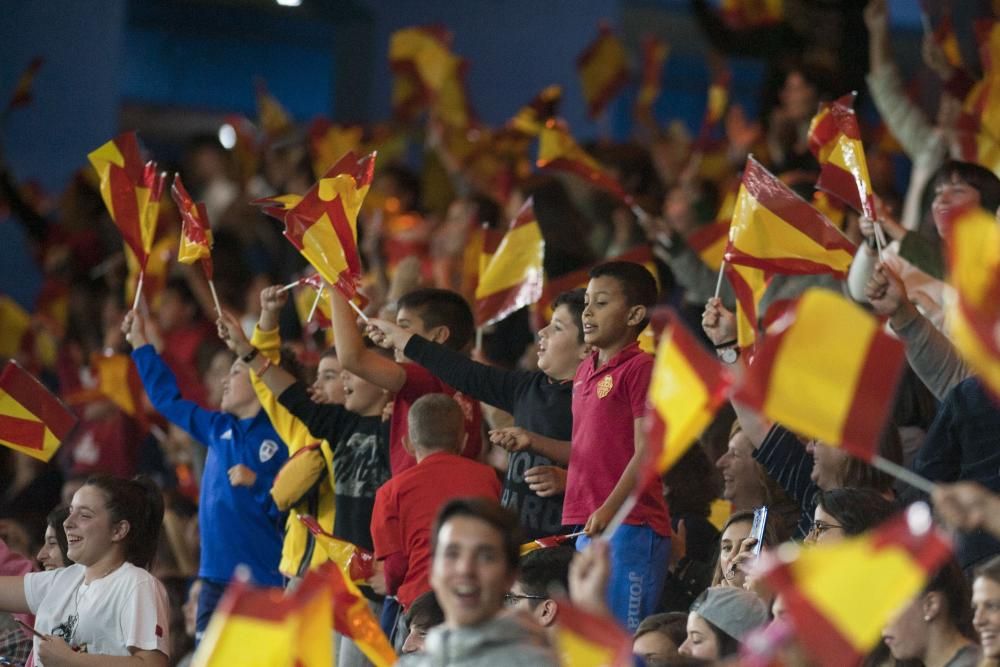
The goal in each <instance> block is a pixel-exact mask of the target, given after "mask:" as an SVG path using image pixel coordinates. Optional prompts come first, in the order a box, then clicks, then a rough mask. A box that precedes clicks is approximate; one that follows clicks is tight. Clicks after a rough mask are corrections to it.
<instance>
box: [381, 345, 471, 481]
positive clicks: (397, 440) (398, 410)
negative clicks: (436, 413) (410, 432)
mask: <svg viewBox="0 0 1000 667" xmlns="http://www.w3.org/2000/svg"><path fill="white" fill-rule="evenodd" d="M401 366H402V367H403V370H404V371H406V382H404V383H403V386H402V388H400V390H399V391H398V392H396V395H395V396H394V397H393V399H392V401H393V403H392V418H391V421H390V422H389V467H390V469H391V470H392V475H393V477H395V476H396V475H398V474H399V473H401V472H403V471H404V470H406V469H408V468H412V467H413V466H415V465H416V464H417V460H416V459H415V458H413V456H412V455H411V454H410V453H409V452H407V451H406V448H405V447H404V446H403V436H404V435H406V430H407V421H406V418H407V417H408V416H409V414H410V406H411V405H413V403H414V402H415V401H416V400H417V399H418V398H420V397H421V396H423V395H424V394H448V395H449V396H451V397H452V398H454V399H455V401H457V402H458V404H459V405H460V406H461V407H462V412H463V413H465V432H466V434H467V435H468V438H467V439H466V441H465V449H463V450H462V456H464V457H465V458H467V459H472V460H474V461H475V460H478V459H479V451H480V450H481V449H482V447H483V434H482V419H483V414H482V411H481V410H480V408H479V401H476V400H473V399H471V398H469V397H468V396H466V395H465V394H463V393H462V392H460V391H455V390H454V389H452V388H451V387H449V386H448V385H446V384H445V383H444V382H441V380H439V379H437V377H435V376H434V375H432V374H431V372H430V371H429V370H427V369H426V368H424V367H423V366H420V365H418V364H414V363H410V362H407V363H404V364H401Z"/></svg>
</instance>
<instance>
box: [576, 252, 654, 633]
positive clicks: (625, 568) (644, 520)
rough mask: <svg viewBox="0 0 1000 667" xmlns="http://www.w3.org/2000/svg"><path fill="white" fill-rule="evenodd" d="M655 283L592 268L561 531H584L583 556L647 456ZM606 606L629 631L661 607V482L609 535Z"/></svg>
mask: <svg viewBox="0 0 1000 667" xmlns="http://www.w3.org/2000/svg"><path fill="white" fill-rule="evenodd" d="M656 295H657V289H656V281H655V280H654V279H653V276H652V275H651V274H650V273H649V271H647V270H646V269H645V268H644V267H642V266H640V265H639V264H634V263H632V262H607V263H605V264H601V265H599V266H596V267H594V269H593V270H591V272H590V283H589V284H588V285H587V293H586V297H585V302H586V306H585V307H584V311H583V340H584V341H585V342H587V343H589V344H590V345H591V346H592V347H593V348H594V352H593V353H592V354H591V356H590V357H588V358H587V359H584V360H583V362H582V363H581V364H580V366H579V368H578V369H577V371H576V376H575V377H574V378H573V440H572V449H571V454H570V466H569V475H568V477H567V480H566V498H565V501H564V502H563V524H565V525H568V526H569V525H583V526H584V530H585V531H586V532H587V535H586V536H583V537H581V538H580V539H578V540H577V543H576V544H577V549H580V550H583V549H584V548H585V547H586V546H587V545H588V544H589V543H590V541H591V538H592V537H593V536H596V535H600V533H601V532H602V531H603V530H604V528H605V527H606V526H607V525H608V523H609V522H610V521H611V519H612V517H614V515H615V513H616V512H617V511H618V509H619V508H620V507H621V506H622V504H623V503H624V502H625V499H626V498H627V497H628V496H629V494H631V493H632V491H633V489H634V488H635V484H636V479H637V477H638V475H639V470H640V466H641V464H642V457H643V447H644V442H643V428H642V419H643V415H644V414H645V406H646V393H647V390H648V388H649V380H650V377H651V375H652V370H653V357H652V355H649V354H647V353H645V352H643V351H642V350H640V349H639V344H638V342H637V340H636V339H637V338H638V336H639V332H641V331H642V330H643V329H644V328H645V327H646V325H647V324H648V323H649V318H648V317H647V309H648V308H650V307H652V306H653V304H654V303H655V302H656ZM609 539H610V544H611V558H612V564H613V567H612V570H611V580H610V581H609V582H608V605H609V607H610V608H611V611H612V612H613V613H614V615H615V617H616V618H617V619H618V620H619V621H621V622H622V623H623V624H625V625H626V626H627V627H628V628H629V630H635V629H636V627H638V625H639V622H640V621H642V619H643V618H645V617H646V616H648V615H649V614H651V613H652V612H653V611H654V610H655V608H656V605H657V603H658V602H659V597H660V592H661V591H662V590H663V582H664V578H665V576H666V571H667V562H668V560H669V557H670V516H669V514H668V512H667V504H666V502H665V501H664V500H663V487H662V484H661V483H660V480H659V478H656V479H654V480H652V481H651V482H650V483H649V484H647V485H646V487H645V488H643V489H642V490H641V492H640V493H639V497H638V501H637V502H636V504H635V507H634V508H633V509H632V511H631V512H630V513H629V515H628V517H627V518H626V519H625V522H624V524H623V525H622V526H620V527H619V528H618V529H617V530H616V531H615V532H614V533H613V534H612V535H610V536H609Z"/></svg>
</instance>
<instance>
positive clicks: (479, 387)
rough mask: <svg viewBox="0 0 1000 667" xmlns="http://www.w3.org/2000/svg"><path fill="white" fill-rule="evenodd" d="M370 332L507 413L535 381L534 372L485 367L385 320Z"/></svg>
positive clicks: (382, 343)
mask: <svg viewBox="0 0 1000 667" xmlns="http://www.w3.org/2000/svg"><path fill="white" fill-rule="evenodd" d="M368 331H369V334H368V335H369V336H370V337H371V339H372V340H373V341H375V343H376V344H378V345H380V346H382V347H394V348H395V349H397V350H400V351H401V352H402V353H403V354H404V355H406V358H407V359H410V360H411V361H414V362H416V363H418V364H420V365H421V366H423V367H424V368H426V369H427V370H429V371H430V372H431V373H433V374H434V375H435V376H437V377H438V378H439V379H441V380H442V381H443V382H444V383H445V384H447V385H449V386H451V387H454V388H455V389H458V390H459V391H460V392H462V393H463V394H466V395H468V396H470V397H472V398H474V399H476V400H477V401H482V402H484V403H488V404H489V405H492V406H494V407H497V408H500V409H501V410H505V411H506V412H513V411H514V402H515V400H516V399H517V395H518V393H519V389H520V388H521V387H522V386H523V385H524V384H526V383H527V382H529V381H530V380H531V373H528V372H525V371H506V370H503V369H501V368H496V367H495V366H487V365H486V364H481V363H479V362H476V361H473V360H471V359H469V358H468V357H466V356H465V355H463V354H459V353H458V352H456V351H454V350H452V349H451V348H449V347H447V346H445V345H442V344H440V343H435V342H432V341H429V340H427V339H426V338H424V337H423V336H419V335H416V334H414V333H412V332H410V331H406V330H405V329H401V328H400V327H398V326H396V325H395V324H393V323H391V322H387V321H385V320H378V319H373V320H371V322H369V324H368Z"/></svg>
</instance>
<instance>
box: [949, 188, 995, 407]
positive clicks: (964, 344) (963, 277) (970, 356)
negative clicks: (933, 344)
mask: <svg viewBox="0 0 1000 667" xmlns="http://www.w3.org/2000/svg"><path fill="white" fill-rule="evenodd" d="M947 238H948V266H949V272H948V282H949V283H950V284H951V285H952V287H954V288H955V294H956V298H955V299H953V300H952V301H951V303H950V304H949V323H950V328H951V339H952V341H953V342H954V343H955V346H956V347H957V348H958V351H959V352H960V353H961V354H962V357H963V358H964V359H965V360H966V361H967V362H968V363H969V365H970V366H971V367H972V368H973V369H974V370H975V371H976V373H977V374H978V375H979V376H980V377H981V378H982V380H983V382H984V383H985V384H986V386H987V387H989V388H990V390H991V391H992V392H993V394H994V395H996V396H1000V340H998V338H997V332H998V331H1000V227H998V226H997V222H996V219H995V218H994V217H993V216H992V215H990V214H989V213H987V212H986V211H984V210H982V209H979V208H977V209H974V210H971V211H968V212H965V213H963V214H960V215H958V216H956V217H955V219H954V220H952V221H950V223H949V224H948V230H947Z"/></svg>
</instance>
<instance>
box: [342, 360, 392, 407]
mask: <svg viewBox="0 0 1000 667" xmlns="http://www.w3.org/2000/svg"><path fill="white" fill-rule="evenodd" d="M341 378H342V386H343V391H344V407H345V408H347V409H348V410H350V411H351V412H356V413H357V414H359V415H362V416H365V417H371V416H376V415H380V414H382V408H383V407H384V406H385V398H386V393H385V391H383V390H382V388H381V387H377V386H375V385H373V384H372V383H371V382H368V381H367V380H363V379H361V378H359V377H358V376H357V375H355V374H354V373H350V372H348V371H344V372H343V373H342V374H341Z"/></svg>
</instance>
